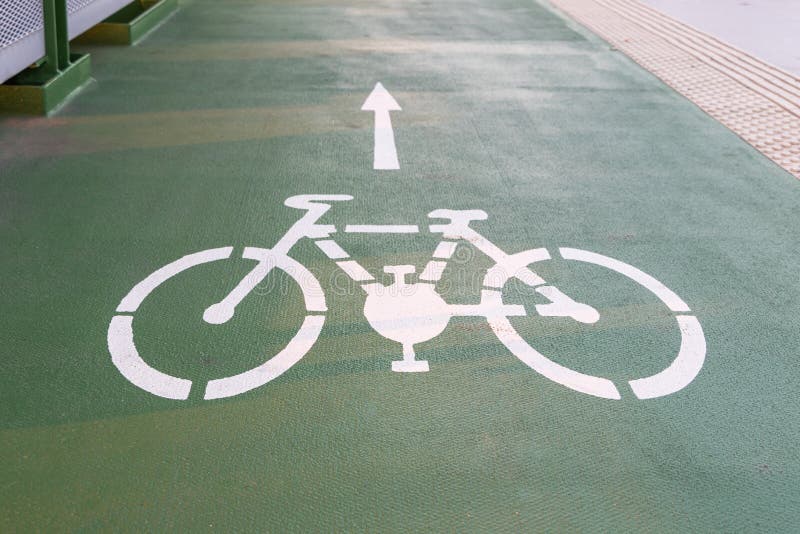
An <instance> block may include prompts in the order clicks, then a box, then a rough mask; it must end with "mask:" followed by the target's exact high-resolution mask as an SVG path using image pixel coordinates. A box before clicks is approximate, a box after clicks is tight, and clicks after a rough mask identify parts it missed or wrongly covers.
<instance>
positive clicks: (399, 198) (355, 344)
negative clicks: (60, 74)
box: [0, 0, 800, 532]
mask: <svg viewBox="0 0 800 534" xmlns="http://www.w3.org/2000/svg"><path fill="white" fill-rule="evenodd" d="M81 51H88V52H90V53H91V54H92V65H93V76H94V78H95V79H96V82H94V83H93V84H92V85H91V86H90V87H88V88H87V89H86V90H84V91H83V92H82V93H81V94H80V95H79V96H78V97H77V98H75V99H74V100H72V101H71V102H70V103H69V104H68V105H67V106H66V107H64V108H63V109H62V110H61V111H60V112H59V113H58V114H57V115H56V116H54V117H52V118H50V119H39V118H26V117H5V118H3V119H0V243H1V244H2V247H3V252H2V254H0V276H1V277H2V283H1V284H0V298H1V300H0V302H2V304H3V306H2V314H0V339H1V340H2V344H0V346H2V352H0V454H1V455H2V462H0V531H3V532H22V531H40V530H46V531H71V530H87V531H96V530H124V531H142V530H154V531H165V530H178V531H184V530H206V529H207V530H222V531H272V532H283V531H298V532H312V531H315V532H332V531H333V532H336V531H371V532H389V531H430V532H442V531H455V532H461V531H478V532H486V531H542V530H548V531H549V530H569V531H575V530H592V531H595V530H601V531H620V530H637V531H640V530H646V531H687V530H692V531H790V530H793V529H794V528H796V525H797V523H798V522H800V488H798V484H797V481H798V480H799V479H800V452H798V451H799V449H798V445H797V442H798V437H800V424H799V423H798V407H800V400H799V399H800V396H798V387H797V382H798V377H800V373H799V372H798V364H797V358H798V346H800V333H799V332H798V328H800V285H799V284H798V274H797V273H798V268H797V266H798V264H800V238H799V237H798V236H799V235H800V216H799V215H800V208H799V207H798V206H800V184H798V182H797V181H796V179H794V178H793V177H791V176H790V175H789V174H787V173H785V172H784V171H782V170H781V169H779V168H778V167H776V166H775V165H774V164H773V163H771V162H770V161H768V160H767V159H765V158H764V157H763V156H761V155H760V154H759V153H758V152H756V151H755V150H754V149H752V148H751V147H749V146H748V145H746V144H745V143H744V142H743V141H741V140H740V139H739V138H738V137H736V136H735V135H734V134H732V133H731V132H730V131H728V130H727V129H726V128H724V127H723V126H722V125H720V124H718V123H716V122H715V121H713V120H712V119H711V118H709V117H707V116H706V115H705V114H703V113H702V112H701V111H700V110H698V109H697V108H696V107H694V106H693V105H692V104H691V103H689V102H688V101H686V100H684V99H683V98H682V97H681V96H679V95H677V94H676V93H674V92H673V91H672V90H671V89H669V88H667V87H666V86H664V85H662V84H661V83H660V82H659V81H658V80H656V79H655V78H654V77H653V76H651V75H650V74H648V73H647V72H645V71H643V70H642V69H641V68H639V67H638V66H636V65H634V64H633V63H632V62H631V61H630V60H628V59H627V58H625V57H624V56H621V55H620V54H619V53H618V52H616V51H613V50H610V49H609V47H608V45H606V44H604V43H603V42H602V41H600V40H599V39H597V38H596V37H594V36H592V35H591V34H589V33H588V32H587V31H585V30H583V29H581V28H580V27H579V26H577V25H575V24H574V23H572V22H570V21H568V20H565V19H563V18H562V17H561V16H559V15H558V14H556V13H555V12H554V11H553V10H552V9H551V8H549V7H547V6H546V5H545V4H539V3H536V2H534V1H533V0H463V1H458V2H457V1H455V0H450V1H442V2H427V1H423V0H412V1H403V2H400V1H389V0H378V1H360V0H349V1H348V0H340V1H336V2H334V1H330V2H326V1H322V0H304V1H294V2H288V1H281V0H272V1H268V0H265V1H256V0H231V1H226V2H214V1H211V0H196V1H188V2H183V3H182V4H181V9H180V11H179V12H178V13H177V14H176V15H175V16H174V17H173V18H172V19H170V20H169V21H168V22H167V23H166V24H165V25H163V26H162V27H160V28H159V29H158V30H157V31H156V32H155V33H153V34H152V35H151V36H150V37H149V38H147V39H146V40H145V41H143V42H142V43H141V44H140V45H138V46H136V47H131V48H123V47H109V48H101V47H97V48H85V49H81ZM379 81H380V82H382V83H383V85H384V86H385V87H386V88H387V89H388V90H389V91H390V92H391V93H392V95H393V96H394V97H395V98H396V99H397V101H398V102H399V104H400V105H401V106H402V108H403V110H402V111H395V112H392V115H391V116H392V122H393V125H394V134H395V140H396V146H397V152H398V154H399V160H400V169H399V170H396V171H376V170H373V168H372V158H373V114H372V113H371V112H364V111H360V108H361V105H362V104H363V102H364V100H365V99H366V97H367V95H368V94H369V92H370V91H371V90H372V87H373V86H374V85H375V83H376V82H379ZM307 193H326V194H331V193H335V194H349V195H352V196H353V197H354V198H353V200H351V201H349V202H340V203H335V204H334V205H333V208H332V209H331V211H330V212H328V213H327V214H326V215H325V216H324V217H323V219H321V221H320V222H321V223H324V224H333V225H336V227H337V229H339V232H338V233H337V234H334V236H333V237H334V238H335V240H336V242H337V243H339V244H340V245H341V246H342V247H343V248H344V249H345V250H346V251H347V252H348V253H349V254H350V256H351V257H352V258H354V259H356V260H357V261H359V262H360V263H361V264H362V265H363V266H364V267H365V268H366V269H367V270H368V271H369V272H370V273H371V274H372V275H373V276H375V277H377V278H379V279H380V280H381V281H383V282H386V283H388V282H389V281H390V279H389V276H388V275H385V274H384V273H382V269H383V266H385V265H398V264H413V265H415V266H416V268H417V272H420V271H421V270H422V269H423V267H424V266H425V265H426V263H427V262H428V260H429V259H430V257H431V254H432V252H433V250H434V248H435V247H436V245H437V243H438V242H439V238H440V236H438V235H435V234H431V233H430V232H428V231H427V225H428V223H429V221H430V220H429V219H428V218H427V214H428V213H429V212H430V211H432V210H434V209H437V208H450V209H482V210H485V211H486V212H487V214H488V216H489V218H488V220H486V221H476V222H473V223H472V227H473V228H475V229H476V230H478V231H479V232H480V233H481V234H482V235H484V236H485V237H487V238H488V239H489V240H491V242H492V243H494V244H495V245H496V246H498V247H500V248H501V249H502V250H504V251H506V252H508V253H514V252H519V251H522V250H527V249H531V248H538V247H547V249H548V250H550V251H551V253H552V254H554V255H555V251H557V250H558V247H574V248H579V249H585V250H589V251H593V252H597V253H600V254H603V255H607V256H610V257H613V258H616V259H619V260H621V261H624V262H626V263H628V264H630V265H633V266H635V267H637V268H639V269H641V270H642V271H644V272H646V273H648V274H650V275H652V276H654V277H655V278H657V279H658V280H659V281H661V282H662V283H664V284H665V285H666V286H667V287H669V288H670V289H672V290H673V291H675V292H676V293H677V294H678V295H679V296H680V297H681V298H683V299H684V300H685V301H686V303H687V304H688V305H689V307H691V310H692V312H691V313H692V314H694V315H695V316H696V317H697V318H698V320H699V322H700V324H701V325H702V328H703V331H704V333H705V339H706V343H707V356H706V360H705V364H704V366H703V368H702V370H701V371H700V373H699V374H698V376H697V377H696V378H695V379H694V381H692V382H691V383H690V384H689V385H688V386H686V387H685V388H683V389H681V390H680V391H678V392H676V393H673V394H671V395H668V396H664V397H659V398H656V399H651V400H639V399H637V398H636V397H635V396H633V395H632V393H631V391H630V389H629V388H627V386H626V381H627V380H630V379H632V378H639V377H642V376H648V375H652V374H654V373H657V372H659V371H661V370H662V369H664V368H665V367H666V366H668V365H669V364H670V362H671V361H672V360H673V359H674V358H675V354H676V353H677V350H678V347H679V345H680V342H681V332H680V331H679V330H678V327H677V326H676V322H675V318H674V315H675V314H674V313H671V312H670V311H669V310H668V309H667V308H666V307H665V306H664V305H663V304H662V303H661V302H660V301H658V299H656V298H655V296H654V295H653V294H652V293H649V292H648V291H646V290H645V289H643V288H642V287H641V286H637V285H635V284H633V283H632V282H631V281H630V280H628V279H626V278H624V277H621V276H619V275H618V274H615V273H613V272H611V271H608V270H604V269H602V268H600V267H598V266H595V265H591V264H580V263H577V262H569V261H566V260H564V259H559V258H556V259H553V260H551V261H548V262H542V263H541V264H537V265H536V266H535V270H536V272H537V273H538V274H540V275H541V276H542V277H544V278H545V279H546V280H547V281H548V282H549V283H551V284H553V285H555V286H557V287H559V288H560V289H562V290H563V291H564V292H565V293H567V294H569V296H570V297H572V298H574V299H575V300H578V301H580V302H586V303H589V304H591V305H592V306H594V307H595V308H596V309H597V310H598V311H599V312H600V314H601V318H600V320H599V321H598V322H597V323H595V324H591V325H587V324H579V323H576V322H575V321H573V320H571V319H568V318H556V317H540V316H536V315H534V314H529V316H528V317H513V318H511V322H512V324H513V326H514V328H515V329H516V330H517V331H518V332H519V333H520V335H521V336H522V337H523V338H524V339H525V340H526V341H527V342H529V343H530V344H531V345H532V346H534V347H536V349H537V350H539V352H541V353H542V354H545V355H547V356H548V357H549V358H550V359H552V360H553V361H556V362H558V363H560V364H562V365H564V366H567V367H569V368H571V369H575V370H578V371H580V372H583V373H586V374H591V375H598V376H604V377H607V378H610V379H612V380H613V381H614V382H615V383H616V384H617V385H618V386H619V387H620V391H621V393H622V399H621V400H606V399H600V398H597V397H594V396H591V395H587V394H583V393H579V392H576V391H573V390H572V389H569V388H567V387H564V386H562V385H560V384H557V383H555V382H553V381H551V380H548V379H547V378H545V377H544V376H542V375H540V374H538V373H537V372H535V371H533V370H532V369H531V368H529V367H528V366H526V365H525V364H524V363H523V362H522V361H520V360H519V359H517V358H516V357H515V356H514V355H513V354H512V353H511V352H510V351H509V350H508V349H507V348H506V347H504V346H503V345H502V344H501V343H500V342H499V341H498V338H497V337H496V336H495V335H494V334H493V332H492V330H491V329H490V328H489V327H488V326H487V323H486V320H485V319H480V318H477V317H475V318H463V317H460V318H454V319H453V320H452V321H451V322H450V324H449V326H448V328H447V329H446V330H445V331H444V332H443V333H442V335H440V336H439V337H437V338H435V339H433V340H431V341H428V342H425V343H422V344H420V345H418V346H416V347H415V348H416V351H417V356H418V358H420V359H425V360H427V361H429V362H430V372H428V373H408V374H404V373H393V372H392V371H391V362H392V361H393V360H396V359H399V358H400V357H401V348H400V345H399V344H398V343H395V342H393V341H390V340H388V339H385V338H384V337H381V336H380V335H379V334H378V333H376V332H375V331H373V330H372V328H371V327H370V325H369V324H368V323H367V321H366V319H365V318H364V314H363V307H364V301H365V296H364V294H363V292H361V290H360V289H358V288H357V287H356V286H354V284H352V283H350V282H348V280H347V279H346V278H344V277H343V275H342V274H341V271H339V269H338V268H337V266H336V265H335V264H334V262H332V261H331V260H329V259H328V258H326V257H325V255H323V254H322V253H321V252H320V251H319V250H318V249H317V248H316V247H315V246H314V244H313V243H312V242H311V241H310V240H308V239H306V240H303V241H300V242H299V243H298V244H297V245H296V246H295V247H294V248H293V249H292V250H291V252H290V256H291V257H293V258H295V259H296V260H298V261H300V262H301V263H302V264H303V265H305V266H306V267H308V269H309V270H310V271H311V272H313V274H314V276H315V277H316V278H317V279H318V280H319V281H320V283H321V285H322V288H323V289H324V291H325V294H326V297H327V304H328V308H329V311H328V313H327V314H326V315H327V317H326V322H325V326H324V327H323V330H322V333H321V335H320V338H319V340H318V341H317V343H316V344H315V345H314V347H313V348H312V349H311V350H310V351H309V352H308V353H307V354H306V355H305V356H304V357H303V358H302V359H301V360H300V361H299V362H298V363H297V364H296V365H294V366H293V367H291V368H290V369H289V370H288V371H286V373H285V374H283V375H282V376H280V377H278V378H276V379H275V380H273V381H271V382H269V383H267V384H265V385H264V386H262V387H259V388H256V389H253V390H251V391H249V392H247V393H243V394H241V395H238V396H234V397H231V398H227V399H221V400H213V401H210V400H203V395H202V388H195V389H193V390H192V392H191V394H190V396H189V398H188V399H187V400H184V401H181V400H170V399H166V398H161V397H158V396H156V395H153V394H151V393H148V392H146V391H144V390H142V389H140V388H138V387H137V386H135V385H133V384H132V383H131V382H129V381H128V380H126V379H125V377H124V376H122V374H121V373H120V372H119V371H118V369H117V368H116V367H115V365H114V364H113V363H112V360H111V356H110V354H109V349H108V347H107V340H106V336H107V331H108V327H109V322H110V320H111V318H112V317H113V316H114V315H115V314H116V308H117V305H118V304H119V303H120V300H121V299H122V298H123V297H124V296H125V295H126V294H127V293H128V291H129V290H130V289H131V288H132V287H133V286H134V285H135V284H137V283H138V282H140V281H141V280H143V279H144V278H145V277H146V276H148V275H149V274H150V273H152V272H153V271H155V270H156V269H158V268H160V267H162V266H164V265H166V264H168V263H169V262H172V261H174V260H176V259H178V258H180V257H181V256H183V255H185V254H189V253H193V252H197V251H201V250H206V249H211V248H217V247H225V246H233V247H235V249H234V254H233V258H234V259H231V260H229V261H225V262H215V263H210V264H206V265H203V266H199V267H197V268H194V269H191V270H189V271H186V272H184V273H181V275H180V276H176V277H175V278H171V279H170V280H169V281H167V282H166V283H165V284H164V285H162V286H160V287H158V288H157V290H155V291H154V292H153V293H152V294H151V295H150V296H149V297H148V298H147V299H145V301H144V302H143V303H142V305H141V307H140V308H139V309H138V310H137V311H136V313H135V314H133V315H134V316H135V319H134V331H135V340H136V346H137V347H138V350H139V352H140V354H141V356H142V357H143V358H144V359H145V360H146V361H147V362H148V364H149V365H151V366H152V367H154V368H157V369H159V370H161V371H163V372H165V373H169V374H171V375H174V376H180V377H185V378H189V379H191V380H193V381H195V382H196V383H199V384H203V383H205V382H206V381H208V380H213V379H215V378H220V377H224V376H229V375H232V374H236V373H241V372H243V371H246V370H248V369H251V368H253V367H254V366H256V365H259V364H260V363H262V362H263V361H264V359H265V355H267V356H270V355H273V354H276V353H277V352H278V351H280V350H281V348H282V347H283V346H285V345H286V343H287V342H288V341H289V340H290V339H291V338H292V337H293V336H294V334H295V332H297V329H298V327H299V326H300V324H301V323H302V321H303V316H304V315H305V313H306V312H305V309H304V306H303V301H302V298H301V292H300V289H299V288H298V287H297V285H295V284H294V283H293V282H292V281H291V279H290V278H289V277H288V276H286V275H285V274H281V273H279V272H276V273H272V274H270V276H269V277H268V279H267V280H265V281H264V282H263V283H262V284H261V285H259V286H258V287H257V288H256V290H255V291H254V292H253V293H251V294H250V295H249V296H248V297H247V298H246V299H245V300H244V301H243V302H242V304H241V305H240V306H239V308H237V311H236V316H235V317H234V319H232V320H231V321H230V322H229V323H226V324H224V325H209V324H206V323H204V322H203V319H202V315H203V311H204V310H205V308H206V307H207V306H209V305H210V304H213V303H214V302H217V301H218V300H219V299H221V298H222V297H223V296H225V295H226V294H227V293H228V292H229V291H230V290H231V289H232V288H233V287H234V286H235V285H236V284H237V283H238V281H239V280H241V279H242V277H243V276H244V275H245V274H246V273H247V272H248V271H249V270H250V269H251V268H252V267H253V262H252V261H250V260H245V259H242V258H241V254H242V249H243V247H245V246H254V247H271V246H273V245H274V244H275V243H276V242H277V241H278V240H279V239H280V238H281V236H283V235H284V233H285V232H286V231H287V230H288V229H289V227H290V226H291V225H292V224H293V223H294V222H295V221H296V220H297V219H298V218H299V216H300V215H301V212H299V211H298V210H295V209H291V208H288V207H285V206H284V205H283V202H284V200H285V199H286V198H288V197H290V196H292V195H297V194H307ZM347 224H416V225H419V226H420V228H421V229H422V230H423V231H422V232H420V233H419V234H408V235H371V234H354V233H350V234H348V233H344V232H343V231H342V230H343V229H344V227H345V225H347ZM491 265H492V261H491V260H489V259H487V258H486V257H484V256H483V255H482V254H480V253H479V252H477V251H476V250H475V249H474V248H473V247H472V246H470V245H469V244H467V243H462V244H461V245H460V246H459V248H458V249H457V251H456V254H455V256H454V259H453V260H452V261H451V262H450V265H449V266H448V270H447V271H446V272H445V275H444V277H443V279H442V281H441V282H440V286H439V291H440V293H441V294H442V295H443V296H444V298H445V300H446V301H448V302H450V303H463V304H469V303H476V302H477V301H478V299H479V295H480V290H481V286H482V284H481V282H482V277H483V273H484V272H485V271H486V269H487V268H488V267H490V266H491ZM504 299H505V301H506V302H509V303H515V304H523V305H525V306H526V308H527V309H529V310H532V309H533V306H534V305H536V304H544V303H546V302H547V300H546V299H544V298H543V297H542V296H540V295H538V294H536V293H535V292H533V291H532V290H531V288H529V287H527V286H524V285H523V284H521V283H519V282H517V281H512V282H511V283H509V284H508V285H507V286H506V287H505V289H504Z"/></svg>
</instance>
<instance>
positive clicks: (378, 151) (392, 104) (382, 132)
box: [361, 82, 403, 170]
mask: <svg viewBox="0 0 800 534" xmlns="http://www.w3.org/2000/svg"><path fill="white" fill-rule="evenodd" d="M402 109H403V108H401V107H400V105H399V104H398V103H397V101H396V100H395V99H394V98H392V95H390V94H389V91H387V90H386V89H385V88H384V87H383V85H382V84H381V83H380V82H378V83H376V84H375V88H374V89H373V90H372V92H371V93H370V94H369V96H368V97H367V100H366V101H365V102H364V105H363V106H361V111H374V112H375V159H374V163H373V166H372V168H373V169H378V170H395V169H399V168H400V162H399V161H398V160H397V147H395V145H394V131H393V130H392V118H391V117H390V116H389V112H390V111H402Z"/></svg>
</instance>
